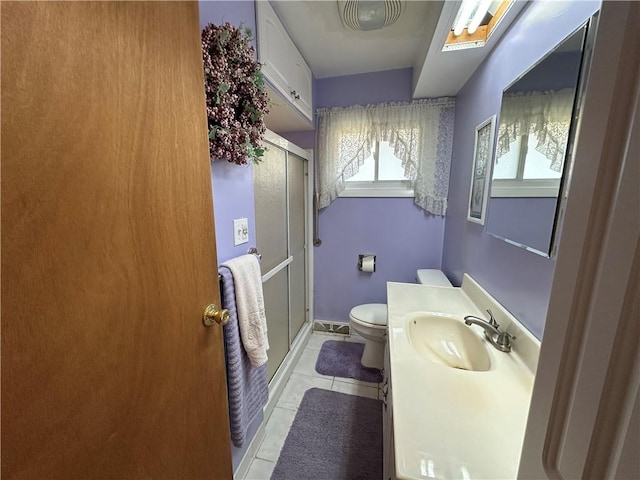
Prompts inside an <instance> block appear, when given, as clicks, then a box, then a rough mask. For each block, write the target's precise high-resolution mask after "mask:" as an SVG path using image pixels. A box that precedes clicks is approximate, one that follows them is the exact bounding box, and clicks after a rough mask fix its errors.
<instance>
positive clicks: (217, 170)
mask: <svg viewBox="0 0 640 480" xmlns="http://www.w3.org/2000/svg"><path fill="white" fill-rule="evenodd" d="M199 10H200V27H201V28H204V26H205V25H207V24H208V23H214V24H216V25H219V24H222V23H225V22H229V23H230V24H232V25H236V26H239V25H240V24H242V25H243V26H244V27H248V28H251V29H252V30H253V32H254V36H255V31H256V15H255V4H254V2H253V0H247V1H244V0H235V1H226V2H223V1H215V2H199ZM254 44H255V42H254ZM211 183H212V188H213V201H214V215H215V225H216V247H217V251H218V263H222V262H224V261H225V260H229V259H230V258H233V257H237V256H238V255H242V254H245V253H247V249H248V248H249V247H251V246H255V244H256V243H255V242H256V240H255V238H256V237H255V230H256V215H255V207H254V203H253V167H252V166H251V165H249V166H244V165H236V164H234V163H229V162H225V161H221V160H215V161H213V162H212V163H211ZM234 218H247V219H248V223H249V242H248V243H244V244H242V245H238V246H237V247H235V246H234V245H233V219H234ZM204 420H206V419H204ZM204 420H203V421H204ZM262 420H263V415H262V413H260V414H258V415H257V416H256V418H255V419H254V421H253V422H252V424H251V425H250V426H249V431H248V432H247V439H246V441H245V443H244V445H243V446H242V448H236V447H235V446H233V444H232V445H231V455H232V461H233V470H234V471H235V470H236V469H237V468H238V465H239V464H240V461H241V460H242V457H243V455H244V453H245V452H246V450H247V448H248V447H249V443H250V442H251V439H252V438H253V436H254V435H255V434H256V431H257V430H258V428H259V426H260V424H261V423H262ZM229 441H231V439H229Z"/></svg>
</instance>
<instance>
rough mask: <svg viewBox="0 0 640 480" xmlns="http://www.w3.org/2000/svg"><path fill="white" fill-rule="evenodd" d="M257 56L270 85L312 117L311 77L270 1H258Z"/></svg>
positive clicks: (308, 116)
mask: <svg viewBox="0 0 640 480" xmlns="http://www.w3.org/2000/svg"><path fill="white" fill-rule="evenodd" d="M256 11H257V24H258V32H257V36H258V57H259V60H260V62H261V63H262V73H264V75H265V78H266V79H267V80H268V82H269V84H270V85H271V86H273V88H274V89H275V90H276V91H277V92H278V93H279V94H280V95H281V96H282V97H283V98H285V99H286V100H288V101H289V103H291V105H293V107H294V108H295V109H297V110H298V111H299V112H300V113H302V115H304V117H305V118H307V119H308V120H310V121H311V120H312V119H313V113H312V105H313V102H312V76H311V69H310V68H309V66H308V65H307V62H305V60H304V58H303V57H302V55H301V54H300V51H299V50H298V49H297V47H296V46H295V44H294V43H293V41H292V40H291V38H290V37H289V34H288V33H287V31H286V30H285V28H284V26H283V25H282V23H281V22H280V19H279V18H278V15H277V14H276V12H275V11H274V10H273V7H271V5H270V4H269V2H256Z"/></svg>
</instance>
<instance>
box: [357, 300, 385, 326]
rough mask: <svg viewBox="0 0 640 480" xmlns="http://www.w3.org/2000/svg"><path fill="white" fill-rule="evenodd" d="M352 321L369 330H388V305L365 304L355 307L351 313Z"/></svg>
mask: <svg viewBox="0 0 640 480" xmlns="http://www.w3.org/2000/svg"><path fill="white" fill-rule="evenodd" d="M349 317H351V321H353V322H355V323H358V324H360V325H363V326H365V327H369V328H378V329H386V328H387V305H386V304H384V303H365V304H364V305H358V306H357V307H353V308H352V309H351V312H350V313H349Z"/></svg>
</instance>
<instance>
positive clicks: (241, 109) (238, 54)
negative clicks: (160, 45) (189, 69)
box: [202, 23, 269, 165]
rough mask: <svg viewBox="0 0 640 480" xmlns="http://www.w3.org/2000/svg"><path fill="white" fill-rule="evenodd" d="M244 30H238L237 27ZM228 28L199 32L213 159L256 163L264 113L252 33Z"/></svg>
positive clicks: (264, 95)
mask: <svg viewBox="0 0 640 480" xmlns="http://www.w3.org/2000/svg"><path fill="white" fill-rule="evenodd" d="M241 28H242V27H241ZM241 28H236V27H234V26H233V25H231V24H229V23H225V24H224V25H214V24H212V23H210V24H208V25H207V26H206V27H205V28H204V30H202V53H203V63H204V83H205V91H206V95H207V120H208V123H209V154H210V156H211V159H212V160H214V159H220V160H228V161H229V162H233V163H236V164H238V165H246V164H248V161H247V159H251V161H253V162H254V163H258V162H260V160H261V157H262V156H263V155H264V152H265V148H264V147H263V146H262V136H263V134H264V132H265V125H264V116H265V115H266V114H267V113H268V111H269V110H268V105H267V92H266V91H265V88H264V77H263V76H262V71H261V70H260V63H259V62H258V61H256V60H255V59H254V52H255V50H254V48H253V47H252V46H251V45H250V44H249V42H250V40H251V30H249V29H244V30H241Z"/></svg>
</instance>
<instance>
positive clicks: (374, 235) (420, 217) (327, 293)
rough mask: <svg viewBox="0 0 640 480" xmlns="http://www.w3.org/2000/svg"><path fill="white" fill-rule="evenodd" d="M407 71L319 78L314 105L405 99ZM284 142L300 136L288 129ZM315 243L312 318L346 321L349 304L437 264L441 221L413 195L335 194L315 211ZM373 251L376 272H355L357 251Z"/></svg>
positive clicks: (379, 297)
mask: <svg viewBox="0 0 640 480" xmlns="http://www.w3.org/2000/svg"><path fill="white" fill-rule="evenodd" d="M411 79H412V70H411V69H410V68H409V69H399V70H388V71H383V72H375V73H365V74H360V75H348V76H343V77H334V78H323V79H318V80H317V81H316V88H317V90H316V105H317V106H318V107H319V108H323V107H347V106H351V105H367V104H376V103H384V102H408V101H411ZM288 135H289V137H290V139H291V140H292V141H294V139H295V138H297V139H300V138H301V136H300V135H299V134H298V133H296V132H292V133H289V134H288ZM319 228H320V239H321V240H322V245H320V246H319V247H316V248H314V255H315V258H314V267H315V274H314V283H315V288H314V299H315V312H314V313H315V314H314V318H316V319H318V320H330V321H335V322H348V321H349V311H350V310H351V308H352V307H354V306H356V305H360V304H363V303H370V302H374V303H386V301H387V291H386V284H387V281H403V282H414V281H415V273H416V270H417V269H418V268H440V263H441V258H442V240H443V235H444V218H442V217H436V216H433V215H428V214H425V212H424V211H423V210H421V209H420V208H418V207H417V206H416V205H415V204H414V203H413V198H347V197H343V198H338V199H336V200H335V201H334V202H333V203H332V204H331V205H329V206H328V207H327V208H325V209H323V210H321V211H320V215H319ZM360 253H370V254H375V255H376V272H375V273H363V272H360V271H358V269H357V261H358V254H360Z"/></svg>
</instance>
